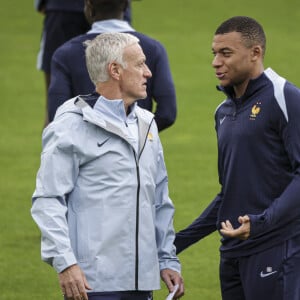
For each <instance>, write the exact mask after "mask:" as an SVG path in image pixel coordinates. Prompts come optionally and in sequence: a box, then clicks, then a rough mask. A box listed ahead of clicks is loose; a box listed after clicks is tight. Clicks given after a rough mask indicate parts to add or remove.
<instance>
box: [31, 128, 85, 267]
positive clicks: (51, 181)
mask: <svg viewBox="0 0 300 300" xmlns="http://www.w3.org/2000/svg"><path fill="white" fill-rule="evenodd" d="M54 127H55V126H54V125H53V123H52V124H51V125H49V126H48V127H47V128H46V129H45V131H44V134H43V143H44V145H43V152H42V156H41V165H40V168H39V171H38V175H37V180H36V189H35V192H34V194H33V197H32V208H31V214H32V217H33V219H34V220H35V222H36V223H37V225H38V227H39V228H40V230H41V236H42V241H41V254H42V259H43V260H44V261H45V262H47V263H49V264H50V265H52V266H53V267H54V268H55V269H56V271H57V272H61V271H63V270H64V269H66V268H67V267H68V266H71V265H73V264H76V258H75V256H74V254H73V251H72V247H71V243H70V239H69V232H68V224H67V218H66V214H67V198H66V195H67V194H68V193H70V192H71V191H72V189H73V187H74V183H75V180H76V177H77V174H78V169H79V162H78V159H77V157H76V153H74V151H73V146H72V142H71V139H70V135H71V134H70V133H68V131H65V130H57V129H55V128H54Z"/></svg>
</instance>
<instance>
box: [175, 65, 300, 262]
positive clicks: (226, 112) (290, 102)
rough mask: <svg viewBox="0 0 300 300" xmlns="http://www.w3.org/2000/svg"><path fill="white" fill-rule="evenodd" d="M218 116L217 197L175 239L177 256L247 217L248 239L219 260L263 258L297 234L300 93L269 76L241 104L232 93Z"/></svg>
mask: <svg viewBox="0 0 300 300" xmlns="http://www.w3.org/2000/svg"><path fill="white" fill-rule="evenodd" d="M219 89H220V90H222V91H223V92H225V94H226V95H227V97H228V98H227V99H226V100H225V101H224V102H223V103H221V105H220V106H219V107H218V108H217V110H216V113H215V127H216V133H217V139H218V171H219V181H220V184H221V192H220V193H219V194H218V195H217V196H216V198H215V199H214V200H213V201H212V203H211V204H210V205H209V206H208V207H207V208H206V210H205V211H204V212H203V213H202V214H201V215H200V216H199V217H198V218H197V219H196V220H195V221H194V222H193V223H192V224H191V225H190V226H188V227H187V228H186V229H184V230H182V231H180V232H178V233H177V235H176V240H175V245H176V247H177V253H179V252H181V251H182V250H184V249H185V248H187V247H188V246H190V245H192V244H193V243H195V242H197V241H198V240H200V239H201V238H203V237H205V236H206V235H208V234H210V233H211V232H213V231H215V230H219V229H220V228H221V226H220V223H221V222H222V221H226V220H229V221H230V222H231V223H232V224H233V227H234V228H237V227H239V226H240V224H239V223H238V217H239V216H244V215H249V217H250V230H251V232H250V237H249V238H248V239H247V240H245V241H242V240H239V239H236V238H228V237H223V238H222V240H221V241H222V244H221V247H220V251H221V253H222V255H223V256H224V257H239V256H246V255H251V254H254V253H256V252H260V251H263V250H265V249H267V248H269V247H272V246H274V245H276V244H278V243H281V242H283V241H285V240H287V239H290V238H291V237H293V236H295V235H299V234H300V90H299V89H298V88H297V87H295V86H294V85H292V84H291V83H290V82H287V81H286V80H285V79H284V78H282V77H280V76H278V75H277V74H276V73H275V72H274V71H272V70H271V69H267V70H266V71H265V72H264V73H263V74H262V75H261V76H259V77H258V78H257V79H254V80H251V81H250V82H249V84H248V87H247V90H246V92H245V94H244V96H243V97H241V98H239V99H234V98H233V91H232V89H231V88H225V89H224V88H219Z"/></svg>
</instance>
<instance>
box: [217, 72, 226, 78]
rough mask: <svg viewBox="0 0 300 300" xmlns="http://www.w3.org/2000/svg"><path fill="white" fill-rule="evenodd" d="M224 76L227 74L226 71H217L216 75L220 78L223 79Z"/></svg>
mask: <svg viewBox="0 0 300 300" xmlns="http://www.w3.org/2000/svg"><path fill="white" fill-rule="evenodd" d="M224 76H225V74H224V73H220V72H217V73H216V77H217V78H218V79H223V77H224Z"/></svg>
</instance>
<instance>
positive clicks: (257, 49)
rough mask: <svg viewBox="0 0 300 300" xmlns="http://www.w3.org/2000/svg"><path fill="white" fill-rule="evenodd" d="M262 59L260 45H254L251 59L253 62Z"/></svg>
mask: <svg viewBox="0 0 300 300" xmlns="http://www.w3.org/2000/svg"><path fill="white" fill-rule="evenodd" d="M262 57H263V49H262V47H261V46H260V45H255V46H253V48H252V59H253V60H255V61H256V60H258V59H261V58H262Z"/></svg>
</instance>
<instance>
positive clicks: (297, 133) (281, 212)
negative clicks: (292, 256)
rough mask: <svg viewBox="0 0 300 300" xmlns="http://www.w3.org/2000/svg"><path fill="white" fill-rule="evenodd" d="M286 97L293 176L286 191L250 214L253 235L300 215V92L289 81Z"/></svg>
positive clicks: (284, 135) (285, 136)
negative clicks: (257, 211) (265, 206)
mask: <svg viewBox="0 0 300 300" xmlns="http://www.w3.org/2000/svg"><path fill="white" fill-rule="evenodd" d="M285 97H286V99H287V101H286V109H287V116H288V120H287V122H286V124H285V125H284V126H282V128H281V130H280V133H279V134H280V138H281V140H282V142H283V144H284V148H285V149H286V153H287V155H288V158H289V161H290V166H291V170H290V173H291V174H292V178H291V181H290V183H289V184H288V185H287V187H286V188H285V190H284V191H283V192H282V194H281V195H280V196H279V197H278V198H276V199H274V200H273V201H272V203H271V205H270V206H269V207H268V208H267V209H266V210H265V211H264V212H263V213H262V214H258V215H249V217H250V220H251V233H250V236H251V237H254V236H256V235H259V234H262V233H264V232H266V231H270V230H272V228H273V227H274V226H276V227H279V226H284V225H285V224H288V223H290V222H293V221H294V220H295V219H299V218H300V211H299V203H300V200H299V195H300V122H299V116H300V101H299V100H300V91H299V89H296V88H295V87H293V86H291V85H290V84H289V83H288V84H287V86H286V88H285Z"/></svg>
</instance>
